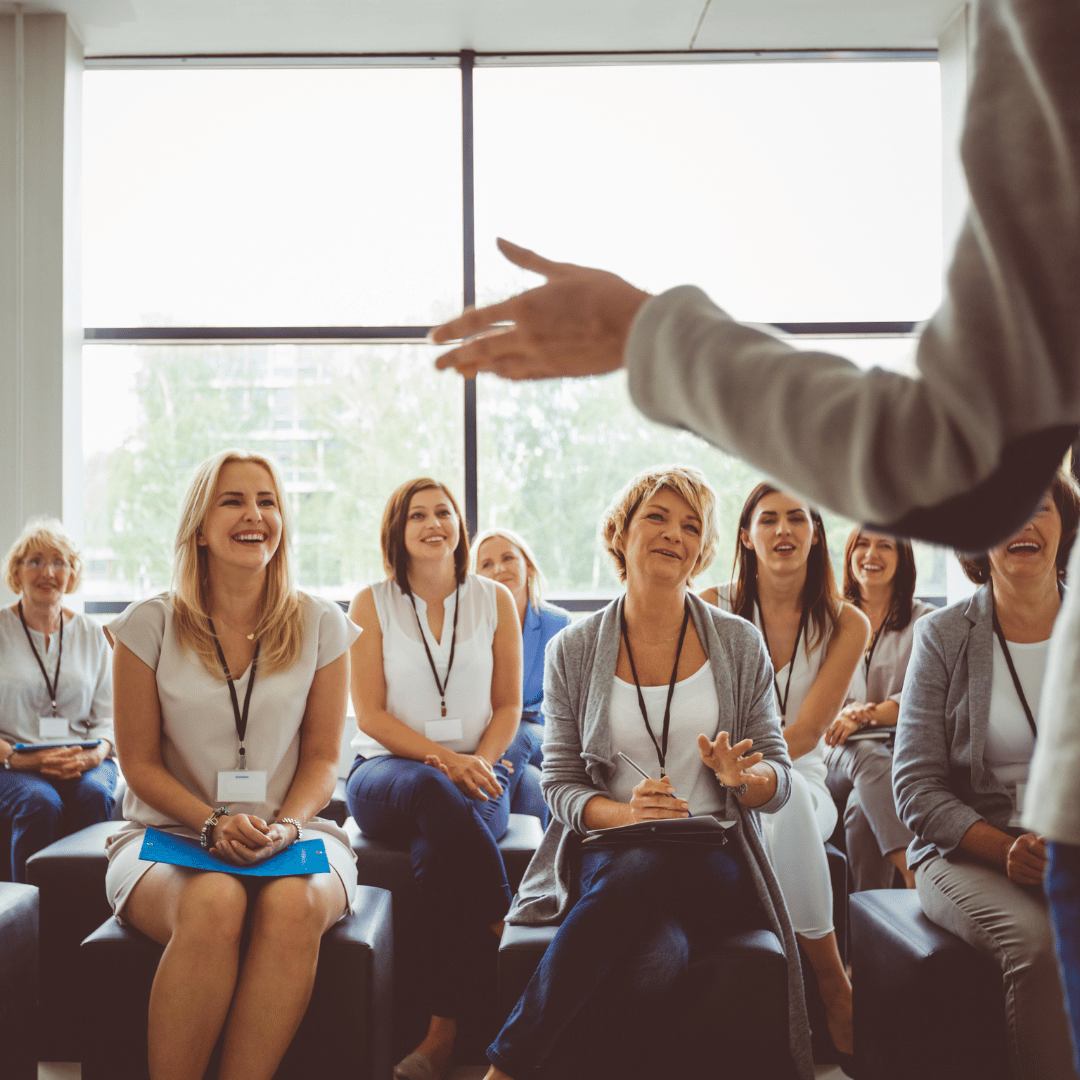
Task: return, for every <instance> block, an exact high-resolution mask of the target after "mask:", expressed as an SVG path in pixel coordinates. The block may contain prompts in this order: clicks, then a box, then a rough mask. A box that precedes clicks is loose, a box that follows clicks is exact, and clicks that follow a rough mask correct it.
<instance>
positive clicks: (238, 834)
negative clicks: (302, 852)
mask: <svg viewBox="0 0 1080 1080" xmlns="http://www.w3.org/2000/svg"><path fill="white" fill-rule="evenodd" d="M296 838H297V829H296V826H295V825H290V824H288V823H287V822H274V823H273V824H270V825H267V823H266V822H265V821H263V819H262V818H261V817H256V816H255V815H254V814H222V816H221V817H220V818H218V821H217V824H216V825H215V826H214V843H213V846H212V847H211V848H210V850H211V851H212V852H213V854H215V855H217V856H218V857H219V858H221V859H224V860H225V861H226V862H231V863H233V864H234V865H236V866H253V865H254V864H255V863H260V862H263V861H264V860H266V859H269V858H270V856H271V855H276V854H277V853H278V852H279V851H284V850H285V848H287V847H289V845H290V844H292V843H293V842H294V841H295V840H296Z"/></svg>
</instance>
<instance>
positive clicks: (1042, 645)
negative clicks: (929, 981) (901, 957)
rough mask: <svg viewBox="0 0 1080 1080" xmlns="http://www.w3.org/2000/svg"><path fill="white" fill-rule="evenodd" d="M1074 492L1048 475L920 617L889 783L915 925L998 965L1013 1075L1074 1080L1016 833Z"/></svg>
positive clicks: (1042, 922)
mask: <svg viewBox="0 0 1080 1080" xmlns="http://www.w3.org/2000/svg"><path fill="white" fill-rule="evenodd" d="M1078 521H1080V495H1078V493H1077V490H1076V486H1075V484H1074V483H1073V482H1072V480H1071V478H1069V477H1068V476H1067V475H1066V474H1064V473H1059V474H1058V476H1057V477H1056V478H1055V481H1054V484H1053V486H1052V487H1051V489H1050V492H1049V493H1048V494H1047V495H1046V497H1045V498H1044V499H1043V501H1042V503H1041V504H1040V506H1039V509H1038V510H1037V511H1036V514H1035V516H1034V517H1033V518H1032V519H1031V521H1029V522H1028V524H1027V525H1026V526H1024V528H1023V529H1022V530H1021V531H1020V532H1019V533H1017V534H1016V535H1015V536H1013V537H1011V538H1010V539H1009V540H1007V541H1005V543H1003V544H1002V545H1001V546H1000V547H996V548H994V549H992V550H991V551H990V552H989V553H988V554H987V555H984V556H980V557H978V558H963V559H961V564H962V565H963V567H964V570H965V571H966V572H967V574H968V576H969V577H970V578H971V579H972V580H973V581H975V582H977V583H981V584H982V588H980V589H979V590H978V592H976V593H975V595H974V596H972V597H971V598H970V599H969V600H964V601H962V602H960V603H958V604H953V605H952V606H951V607H947V608H945V609H943V610H941V611H937V612H932V613H931V614H929V615H926V616H924V617H923V618H921V619H920V620H919V621H918V622H917V623H916V624H915V643H914V647H913V649H912V654H911V662H910V664H909V665H908V672H907V680H906V682H905V683H904V690H903V696H902V698H901V703H900V720H899V725H898V728H897V736H896V750H895V755H894V768H893V787H894V790H895V794H896V803H897V809H898V810H899V811H900V816H901V818H902V819H903V820H904V823H905V824H906V825H907V826H908V827H909V828H910V829H911V830H912V832H914V833H915V839H914V840H913V841H912V843H911V845H910V847H909V848H908V865H909V866H910V867H911V868H912V869H913V870H914V872H915V887H916V888H917V889H918V892H919V900H920V901H921V903H922V907H923V910H924V911H925V912H926V914H927V916H928V917H929V918H931V919H933V921H934V922H936V923H938V924H939V925H941V926H943V927H945V929H947V930H950V931H952V932H953V933H954V934H956V935H958V936H959V937H962V938H963V939H964V940H965V941H967V942H968V943H969V944H971V945H972V946H974V947H975V948H976V949H978V950H979V951H980V952H984V953H986V954H988V955H989V956H990V957H991V958H992V959H993V960H994V961H995V962H997V963H998V964H1000V966H1001V969H1002V975H1003V981H1004V987H1005V1008H1006V1020H1007V1024H1008V1031H1007V1042H1008V1047H1009V1056H1010V1063H1011V1067H1012V1072H1013V1075H1014V1076H1015V1077H1017V1078H1018V1080H1075V1077H1076V1073H1075V1072H1074V1070H1073V1065H1072V1052H1071V1048H1070V1041H1069V1032H1068V1027H1067V1024H1066V1016H1065V1010H1064V1006H1063V1001H1062V989H1061V983H1060V981H1059V978H1058V973H1057V968H1056V965H1055V962H1054V943H1053V935H1052V933H1051V929H1050V921H1049V917H1048V914H1047V909H1046V900H1045V897H1044V896H1043V894H1042V890H1041V885H1042V882H1043V875H1044V873H1045V869H1046V845H1045V838H1044V837H1041V836H1037V835H1035V834H1034V833H1031V832H1027V831H1025V830H1024V829H1023V828H1021V827H1020V816H1021V813H1022V812H1023V802H1024V791H1025V788H1026V786H1027V776H1028V765H1029V762H1030V760H1031V754H1032V751H1033V750H1034V747H1035V738H1036V721H1035V717H1036V716H1037V715H1038V711H1039V699H1040V696H1041V690H1042V680H1043V671H1044V669H1045V665H1046V656H1047V651H1048V645H1049V638H1050V635H1051V632H1052V631H1053V628H1054V621H1055V619H1056V618H1057V613H1058V609H1059V607H1060V604H1061V591H1060V583H1061V580H1062V578H1063V577H1064V573H1065V565H1066V562H1067V559H1068V555H1069V550H1070V548H1071V547H1072V542H1073V538H1074V537H1075V535H1076V527H1077V523H1078Z"/></svg>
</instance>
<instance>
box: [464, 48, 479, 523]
mask: <svg viewBox="0 0 1080 1080" xmlns="http://www.w3.org/2000/svg"><path fill="white" fill-rule="evenodd" d="M475 58H476V54H475V53H474V52H472V51H471V50H469V49H466V50H464V51H463V52H462V54H461V225H462V229H461V233H462V254H463V257H464V267H463V274H462V279H463V282H464V297H463V299H464V306H465V307H471V306H472V305H473V304H475V303H476V219H475V214H474V210H475V208H474V203H473V66H474V63H475ZM464 383H465V388H464V393H465V400H464V404H465V424H464V428H465V523H466V525H467V526H468V528H469V534H470V535H471V536H475V535H476V532H477V526H478V523H479V520H480V519H479V505H478V499H477V477H476V472H477V465H476V379H465V380H464Z"/></svg>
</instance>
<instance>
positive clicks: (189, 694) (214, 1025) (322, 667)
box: [105, 450, 360, 1080]
mask: <svg viewBox="0 0 1080 1080" xmlns="http://www.w3.org/2000/svg"><path fill="white" fill-rule="evenodd" d="M281 491H282V485H281V480H280V477H279V476H278V474H277V471H276V469H274V467H273V466H272V465H271V463H270V462H269V460H267V459H266V458H263V457H259V456H257V455H254V454H244V453H242V452H241V451H235V450H227V451H224V452H222V453H220V454H216V455H215V456H214V457H212V458H209V459H208V460H207V461H205V462H203V464H202V465H200V466H199V468H198V469H197V470H196V473H195V476H194V477H193V479H192V481H191V485H190V486H189V488H188V491H187V495H186V496H185V498H184V503H183V506H182V508H181V515H180V527H179V529H178V531H177V536H176V555H175V560H174V565H173V588H172V590H171V591H170V592H168V593H165V594H163V595H161V596H156V597H154V598H152V599H150V600H143V601H138V602H136V603H134V604H131V605H130V606H129V607H128V608H127V609H126V610H125V611H124V613H123V614H122V615H120V616H119V617H118V618H116V619H114V620H113V621H112V622H111V623H109V625H108V627H107V630H108V633H109V636H110V638H111V639H112V640H113V641H114V643H115V647H116V655H115V657H114V659H113V680H114V684H115V689H116V695H115V706H116V709H115V719H116V739H117V749H118V750H119V752H120V756H121V760H122V761H123V763H124V773H125V776H126V777H127V781H128V791H127V794H126V795H125V796H124V817H125V818H126V819H127V821H126V822H125V824H124V826H123V828H122V829H120V831H119V832H116V833H114V834H113V835H112V836H111V837H109V840H108V841H107V844H106V853H107V855H108V857H109V868H108V870H107V872H106V875H105V891H106V894H107V895H108V898H109V903H110V905H111V906H112V909H113V912H114V913H115V914H116V915H117V916H118V917H119V918H121V919H123V920H124V921H125V922H130V923H131V924H132V925H133V926H135V927H136V929H138V930H141V931H142V932H143V933H144V934H146V936H147V937H149V938H152V939H153V940H154V941H156V942H158V943H159V944H161V945H164V946H165V951H164V953H163V954H162V957H161V960H160V962H159V964H158V969H157V973H156V975H155V976H154V986H153V989H152V990H151V992H150V1015H149V1024H148V1030H147V1036H148V1041H149V1059H150V1076H151V1080H199V1078H201V1077H202V1075H203V1073H204V1072H205V1070H206V1065H207V1062H208V1061H209V1060H210V1054H211V1052H212V1051H213V1049H214V1043H215V1042H216V1041H217V1038H218V1034H219V1033H220V1032H222V1030H223V1029H224V1042H223V1049H222V1052H221V1066H220V1069H219V1072H218V1075H219V1076H220V1077H221V1080H233V1078H236V1077H244V1078H245V1080H259V1078H265V1080H270V1077H272V1076H273V1075H274V1072H275V1071H276V1070H277V1067H278V1064H279V1063H280V1061H281V1058H282V1057H283V1056H284V1054H285V1051H286V1050H287V1049H288V1047H289V1043H290V1042H291V1041H292V1037H293V1034H294V1032H295V1031H296V1029H297V1027H298V1026H299V1024H300V1021H301V1019H302V1018H303V1016H304V1012H305V1010H306V1009H307V1004H308V999H309V998H310V996H311V989H312V986H313V984H314V982H315V966H316V964H317V962H318V958H319V945H320V943H321V941H322V935H323V933H324V931H326V930H327V929H329V927H331V926H332V925H333V924H334V923H335V922H337V920H338V919H340V918H341V917H342V916H343V915H345V914H346V913H347V912H348V911H349V906H350V903H351V901H352V897H353V895H354V894H355V892H356V862H355V859H354V857H353V853H352V849H351V848H350V847H349V841H348V837H347V836H346V835H345V833H344V832H342V831H341V829H339V828H338V827H337V825H335V824H334V823H333V822H331V821H326V820H323V819H321V818H318V817H316V815H317V814H318V813H319V811H320V810H321V809H322V808H323V807H324V806H325V805H326V804H327V803H328V802H329V801H330V796H331V795H332V794H333V792H334V782H335V780H336V778H337V765H338V755H339V752H340V749H339V748H340V746H341V734H342V731H343V729H344V726H345V703H346V694H347V692H348V681H349V659H348V655H347V653H348V648H349V645H350V644H351V643H352V641H353V640H354V639H355V638H356V637H357V635H358V634H359V632H360V631H359V630H357V629H356V627H354V626H353V625H352V624H351V623H350V622H349V621H348V620H347V619H346V618H345V614H344V612H342V611H341V609H340V608H339V607H338V606H337V605H336V604H335V603H333V602H332V601H329V600H320V599H317V598H315V597H313V596H308V595H307V594H305V593H301V592H297V591H295V590H294V589H293V588H292V584H291V581H290V576H289V564H288V558H287V541H288V518H287V515H286V511H285V506H284V504H283V502H282V500H281ZM238 701H241V702H245V706H244V711H243V713H241V711H240V707H239V705H238V703H237V702H238ZM238 760H239V762H240V769H243V770H245V771H247V769H248V767H250V769H251V772H250V773H248V776H247V780H248V787H249V790H248V791H246V792H245V797H240V798H236V795H235V793H233V799H235V801H233V799H230V796H229V793H228V791H227V790H223V788H225V787H226V785H227V784H229V783H230V782H231V781H233V780H234V779H235V776H234V775H233V774H234V772H235V771H236V770H237V762H238ZM245 763H246V764H245ZM223 773H224V775H223ZM223 800H224V801H223ZM226 802H227V803H229V805H228V806H226V805H225V803H226ZM150 826H152V827H154V828H157V829H163V830H168V831H170V832H175V833H177V834H178V835H180V836H186V837H190V838H192V839H200V840H201V841H202V845H203V847H204V848H208V849H209V850H211V851H212V852H213V853H214V854H215V855H217V856H218V857H219V858H220V859H221V870H220V871H208V872H204V871H198V870H192V869H188V868H187V867H182V866H173V865H170V864H168V863H160V862H147V861H145V860H143V859H142V858H140V849H141V847H142V842H143V838H144V834H145V832H146V829H147V827H150ZM302 832H310V833H315V834H316V835H318V836H319V839H320V840H321V841H322V843H323V845H324V848H325V851H326V856H327V859H328V860H329V863H330V867H331V871H330V873H323V874H305V875H296V876H290V877H274V878H266V879H262V881H261V882H260V881H259V879H253V878H250V877H249V878H246V879H245V878H240V877H237V876H235V875H232V874H230V873H229V868H230V867H231V866H250V865H252V864H254V863H258V862H261V861H263V860H264V859H267V858H269V857H270V856H271V855H274V854H276V853H277V852H279V851H281V850H283V849H284V848H287V847H289V846H290V845H291V844H293V843H295V842H296V841H297V840H299V839H300V837H301V834H302ZM245 930H246V931H247V940H248V943H247V947H246V949H245V950H243V951H242V950H241V947H240V946H241V941H242V939H243V938H244V937H245Z"/></svg>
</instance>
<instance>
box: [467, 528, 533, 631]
mask: <svg viewBox="0 0 1080 1080" xmlns="http://www.w3.org/2000/svg"><path fill="white" fill-rule="evenodd" d="M496 536H501V537H502V538H503V539H504V540H506V541H507V542H508V543H511V544H513V545H514V547H516V548H517V549H518V551H520V552H521V554H522V555H523V556H524V558H525V592H526V593H527V594H528V597H529V603H531V604H532V606H533V610H534V611H539V610H540V607H541V605H542V604H543V603H544V594H545V593H546V592H547V578H545V577H544V575H543V572H542V571H541V570H540V567H539V566H537V565H536V556H535V555H534V554H533V549H532V548H531V547H529V542H528V541H527V540H526V539H525V537H524V536H522V535H521V533H519V532H515V531H514V530H513V529H485V530H484V531H483V532H482V533H479V534H477V535H476V536H474V537H473V541H472V568H473V573H477V572H478V571H477V567H478V566H479V563H480V547H481V545H483V544H484V543H486V542H487V541H488V540H492V539H494V538H495V537H496Z"/></svg>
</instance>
